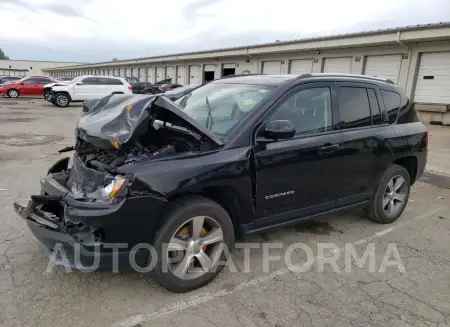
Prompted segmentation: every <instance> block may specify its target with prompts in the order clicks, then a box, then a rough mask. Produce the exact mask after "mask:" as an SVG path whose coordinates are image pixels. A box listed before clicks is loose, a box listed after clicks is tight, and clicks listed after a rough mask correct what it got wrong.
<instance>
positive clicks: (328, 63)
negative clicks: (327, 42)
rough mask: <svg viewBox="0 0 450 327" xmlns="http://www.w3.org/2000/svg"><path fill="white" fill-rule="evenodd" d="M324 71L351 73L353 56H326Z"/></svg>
mask: <svg viewBox="0 0 450 327" xmlns="http://www.w3.org/2000/svg"><path fill="white" fill-rule="evenodd" d="M324 60H325V63H324V65H323V72H324V73H340V74H350V71H351V69H352V57H344V58H325V59H324Z"/></svg>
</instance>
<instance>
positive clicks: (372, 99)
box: [367, 89, 381, 125]
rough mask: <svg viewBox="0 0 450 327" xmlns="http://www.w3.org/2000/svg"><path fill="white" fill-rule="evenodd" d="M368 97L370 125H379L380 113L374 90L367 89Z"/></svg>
mask: <svg viewBox="0 0 450 327" xmlns="http://www.w3.org/2000/svg"><path fill="white" fill-rule="evenodd" d="M367 94H368V95H369V103H370V111H371V112H372V124H373V125H381V111H380V105H379V103H378V99H377V95H376V93H375V90H374V89H367Z"/></svg>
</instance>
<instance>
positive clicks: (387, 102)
mask: <svg viewBox="0 0 450 327" xmlns="http://www.w3.org/2000/svg"><path fill="white" fill-rule="evenodd" d="M381 95H382V96H383V102H384V107H385V108H386V111H387V114H388V116H389V124H392V123H394V122H395V120H396V119H397V115H398V111H399V109H400V99H401V98H400V94H398V93H395V92H391V91H385V90H381Z"/></svg>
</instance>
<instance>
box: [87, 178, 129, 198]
mask: <svg viewBox="0 0 450 327" xmlns="http://www.w3.org/2000/svg"><path fill="white" fill-rule="evenodd" d="M127 184H128V180H127V179H126V178H125V177H121V176H116V177H115V178H114V179H113V180H112V181H111V182H110V183H109V184H108V185H106V186H105V187H102V188H99V189H97V190H96V191H95V192H92V193H90V194H89V197H90V198H92V199H98V200H101V199H111V200H112V199H115V198H116V197H117V196H118V195H119V194H120V193H122V191H123V190H124V189H125V187H126V186H127Z"/></svg>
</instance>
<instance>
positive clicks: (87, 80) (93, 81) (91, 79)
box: [82, 77, 97, 85]
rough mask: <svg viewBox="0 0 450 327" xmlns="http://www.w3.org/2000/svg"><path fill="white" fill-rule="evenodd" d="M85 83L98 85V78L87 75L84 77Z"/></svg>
mask: <svg viewBox="0 0 450 327" xmlns="http://www.w3.org/2000/svg"><path fill="white" fill-rule="evenodd" d="M82 82H83V85H97V78H96V77H87V78H85V79H83V81H82Z"/></svg>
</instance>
